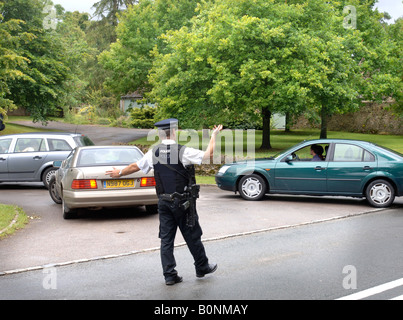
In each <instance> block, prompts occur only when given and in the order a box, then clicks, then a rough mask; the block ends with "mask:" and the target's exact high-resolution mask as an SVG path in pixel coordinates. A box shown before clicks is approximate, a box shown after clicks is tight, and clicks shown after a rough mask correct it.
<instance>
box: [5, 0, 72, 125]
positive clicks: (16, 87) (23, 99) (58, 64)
mask: <svg viewBox="0 0 403 320" xmlns="http://www.w3.org/2000/svg"><path fill="white" fill-rule="evenodd" d="M44 7H45V3H44V2H42V1H38V0H13V1H7V2H6V3H5V4H4V7H3V18H4V21H5V22H7V21H13V20H16V19H18V20H21V21H23V23H21V24H20V27H19V28H18V29H15V30H12V31H11V32H10V34H11V36H13V37H17V38H18V37H20V38H21V39H22V41H20V43H19V46H18V47H17V48H16V49H15V52H16V53H17V54H18V55H19V56H20V57H22V58H23V59H24V61H25V63H20V64H19V65H18V66H16V67H15V68H16V69H17V70H18V71H19V72H20V74H23V75H25V76H24V77H18V78H15V79H13V80H11V81H10V82H9V84H8V89H9V91H8V93H7V94H6V98H7V99H9V100H11V101H13V103H14V104H15V105H17V106H20V107H23V108H25V109H27V110H28V111H29V112H30V114H31V116H32V117H33V119H34V121H46V119H47V117H48V116H49V115H52V114H53V113H54V112H55V111H56V110H57V109H58V107H59V106H60V103H61V101H62V99H63V97H64V95H65V94H68V92H66V90H65V89H66V88H65V86H64V84H65V81H66V79H67V78H68V77H69V68H68V67H67V66H66V64H65V63H66V58H67V57H66V56H65V50H64V49H65V48H63V46H62V45H61V42H60V41H59V38H58V35H57V33H56V32H55V31H54V30H52V29H51V28H50V29H49V30H46V29H44V27H43V21H44V19H45V17H46V16H47V13H45V12H44ZM27 35H31V36H30V37H27Z"/></svg>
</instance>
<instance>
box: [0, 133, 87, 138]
mask: <svg viewBox="0 0 403 320" xmlns="http://www.w3.org/2000/svg"><path fill="white" fill-rule="evenodd" d="M17 136H83V134H81V133H74V132H24V133H15V134H8V135H4V136H0V138H3V137H17Z"/></svg>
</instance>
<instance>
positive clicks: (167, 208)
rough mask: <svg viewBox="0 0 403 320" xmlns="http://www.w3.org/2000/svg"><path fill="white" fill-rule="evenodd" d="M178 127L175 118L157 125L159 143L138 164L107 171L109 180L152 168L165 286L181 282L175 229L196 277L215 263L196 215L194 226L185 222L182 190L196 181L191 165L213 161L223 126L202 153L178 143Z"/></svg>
mask: <svg viewBox="0 0 403 320" xmlns="http://www.w3.org/2000/svg"><path fill="white" fill-rule="evenodd" d="M177 125H178V120H177V119H166V120H162V121H160V122H157V123H156V124H155V126H156V127H157V128H158V132H159V137H160V140H161V143H160V144H159V145H157V146H156V147H154V148H152V149H151V150H149V151H148V152H147V153H146V154H145V156H144V157H143V158H142V159H140V160H139V161H138V162H137V163H132V164H130V165H129V166H127V167H126V168H124V169H122V170H119V169H115V168H113V170H112V171H107V172H106V174H108V175H110V176H111V177H112V178H119V177H121V176H125V175H129V174H131V173H134V172H137V171H139V170H141V171H143V172H144V173H148V172H149V171H150V170H151V169H153V168H154V176H155V180H156V190H157V195H158V198H159V201H158V213H159V220H160V231H159V237H160V239H161V263H162V269H163V274H164V277H165V283H166V285H173V284H175V283H179V282H182V277H180V276H179V275H178V272H177V271H176V270H175V267H176V262H175V257H174V240H175V235H176V231H177V228H178V227H179V229H180V231H181V233H182V235H183V238H184V239H185V241H186V244H187V246H188V248H189V250H190V252H191V254H192V256H193V258H194V261H195V262H194V265H195V268H196V276H197V277H199V278H201V277H204V276H205V275H206V274H209V273H212V272H214V271H216V269H217V264H210V263H209V261H208V258H207V256H206V253H205V250H204V246H203V243H202V241H201V236H202V229H201V227H200V224H199V222H198V216H197V213H196V216H195V217H193V218H194V221H193V223H192V224H189V223H188V219H189V210H190V209H189V207H188V206H186V204H187V202H188V199H187V198H186V193H185V190H186V188H187V187H188V186H189V182H192V181H193V182H195V176H194V168H193V170H192V167H193V165H194V164H201V163H202V161H203V160H205V159H211V158H212V156H213V151H214V148H215V141H216V136H217V134H218V133H219V132H220V131H221V130H222V125H219V126H215V127H214V129H213V132H212V135H211V140H210V143H209V145H208V147H207V149H206V151H205V152H203V151H201V150H197V149H194V148H189V147H185V146H181V145H179V144H177V142H176V128H177ZM189 167H190V169H189Z"/></svg>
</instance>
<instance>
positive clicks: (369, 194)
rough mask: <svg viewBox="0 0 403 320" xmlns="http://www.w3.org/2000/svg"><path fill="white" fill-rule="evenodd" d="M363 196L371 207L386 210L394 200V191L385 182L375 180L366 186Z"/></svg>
mask: <svg viewBox="0 0 403 320" xmlns="http://www.w3.org/2000/svg"><path fill="white" fill-rule="evenodd" d="M365 196H366V198H367V201H368V202H369V204H370V205H371V206H373V207H376V208H386V207H389V206H391V205H392V203H393V201H394V200H395V189H394V188H393V186H392V185H391V184H390V183H389V182H388V181H386V180H375V181H372V182H371V183H370V184H369V185H368V187H367V189H366V191H365Z"/></svg>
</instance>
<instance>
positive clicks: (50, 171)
mask: <svg viewBox="0 0 403 320" xmlns="http://www.w3.org/2000/svg"><path fill="white" fill-rule="evenodd" d="M56 170H57V169H56V168H53V167H50V168H47V169H46V170H45V171H44V172H43V173H42V182H43V184H44V185H45V188H46V189H49V183H50V179H52V177H54V176H55V172H56Z"/></svg>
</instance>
